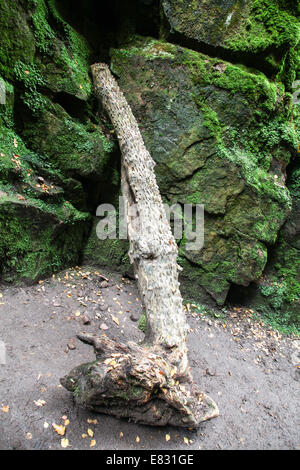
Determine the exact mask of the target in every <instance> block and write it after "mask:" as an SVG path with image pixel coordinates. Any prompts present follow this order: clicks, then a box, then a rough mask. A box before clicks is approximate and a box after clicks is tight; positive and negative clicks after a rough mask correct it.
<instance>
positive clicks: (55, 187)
mask: <svg viewBox="0 0 300 470" xmlns="http://www.w3.org/2000/svg"><path fill="white" fill-rule="evenodd" d="M3 107H8V109H7V110H5V111H3V110H2V109H1V108H3ZM9 107H10V103H9V102H7V104H6V105H0V135H1V140H0V233H1V237H0V280H1V281H4V282H15V283H16V282H33V281H35V280H37V279H40V278H42V277H44V276H46V275H49V274H51V273H53V272H56V271H58V270H60V269H62V268H64V267H66V266H70V265H74V264H76V263H78V261H79V258H80V254H81V251H82V246H83V243H84V240H85V238H86V235H87V233H88V230H89V228H90V216H89V214H88V213H87V212H86V211H84V204H85V202H84V196H83V195H82V193H81V192H80V189H81V188H80V187H78V186H77V187H76V184H77V185H78V183H76V182H75V181H73V180H71V179H66V178H64V177H63V176H62V175H61V174H60V173H59V172H57V171H54V170H53V169H52V168H51V166H50V165H49V164H47V161H45V160H44V159H43V158H42V157H41V156H39V155H37V154H35V153H33V152H32V151H30V150H28V148H27V147H26V146H25V144H24V142H23V141H22V139H21V138H20V137H19V136H18V135H17V134H16V133H15V132H14V130H13V129H12V128H8V127H7V126H5V125H4V124H3V120H4V119H5V118H6V116H7V113H8V111H9ZM3 116H4V118H3ZM74 193H75V194H76V197H77V198H79V200H78V201H77V202H78V204H79V205H80V204H81V206H82V207H81V209H82V210H78V209H76V207H74V205H73V204H72V203H71V202H70V201H69V200H67V196H69V195H71V194H74ZM80 194H81V197H82V199H81V200H80Z"/></svg>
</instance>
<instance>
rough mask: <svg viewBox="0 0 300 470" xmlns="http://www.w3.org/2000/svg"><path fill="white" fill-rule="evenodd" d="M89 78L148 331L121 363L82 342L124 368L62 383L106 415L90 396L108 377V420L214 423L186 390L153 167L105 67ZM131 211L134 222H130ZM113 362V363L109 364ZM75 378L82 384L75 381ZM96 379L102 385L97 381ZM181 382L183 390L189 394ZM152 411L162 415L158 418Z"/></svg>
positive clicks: (211, 411)
mask: <svg viewBox="0 0 300 470" xmlns="http://www.w3.org/2000/svg"><path fill="white" fill-rule="evenodd" d="M92 75H93V80H94V86H95V93H96V95H97V97H98V99H99V101H100V103H101V105H102V106H104V109H105V110H106V112H107V114H108V115H109V117H110V119H111V122H112V124H113V126H114V128H115V130H116V133H117V137H118V140H119V144H120V149H121V153H122V162H121V170H122V175H121V186H122V195H123V198H124V202H125V209H126V213H127V227H128V238H129V242H130V250H129V257H130V260H131V263H132V264H133V267H134V272H135V275H136V278H137V281H138V289H139V292H140V296H141V300H142V306H143V311H144V314H145V316H146V321H147V327H146V335H145V341H144V344H143V348H141V347H140V346H138V345H134V344H131V345H128V346H127V352H126V353H125V356H124V348H125V349H126V346H125V345H120V344H119V343H116V342H112V341H111V340H107V338H106V337H100V338H96V337H91V336H88V335H81V336H80V339H81V340H82V341H85V342H87V343H88V344H92V345H93V346H94V348H95V352H96V355H97V354H98V356H97V359H98V358H99V361H100V362H101V361H102V362H103V360H104V361H107V363H109V360H110V358H113V356H111V350H112V349H115V350H119V351H120V350H121V356H120V357H121V358H122V360H121V363H120V365H119V366H118V367H117V370H115V369H114V368H112V369H110V370H109V372H107V370H106V369H105V370H104V369H103V367H100V369H101V371H100V372H99V370H100V369H99V367H98V366H97V367H98V369H99V370H98V369H97V367H96V369H95V367H94V366H91V365H83V366H79V368H76V370H74V371H72V372H71V373H70V375H69V376H67V377H66V378H64V379H63V381H62V383H63V385H64V386H66V388H68V389H69V390H71V391H73V393H74V389H75V388H76V387H77V395H78V396H77V401H78V402H80V403H84V404H85V405H86V406H91V407H93V408H94V409H96V408H97V410H98V411H102V412H108V410H107V409H106V408H107V407H106V406H105V404H104V402H103V400H102V402H101V399H100V398H99V394H97V397H96V398H95V394H94V392H95V390H96V389H97V390H99V383H100V382H101V384H102V385H103V380H104V379H103V377H106V384H105V388H106V396H107V394H108V396H110V399H112V395H113V396H114V400H115V402H114V405H112V402H111V404H110V407H109V408H110V410H109V412H110V413H111V414H114V415H116V416H127V417H132V418H133V419H135V420H136V421H139V422H147V423H148V424H158V423H160V424H167V423H169V424H176V425H177V426H180V425H181V426H187V425H188V426H192V427H193V426H194V427H195V426H197V425H198V424H199V423H200V422H201V421H204V420H206V419H210V418H212V417H215V416H217V415H218V409H217V407H216V405H215V403H214V402H213V401H212V400H211V399H210V398H209V397H207V396H206V395H204V394H203V393H201V392H200V391H199V390H197V387H195V386H193V385H191V383H189V384H188V382H191V375H190V371H189V367H188V356H187V345H186V338H187V330H188V326H187V323H186V318H185V312H184V308H183V302H182V297H181V294H180V290H179V282H178V269H179V266H178V264H177V245H176V241H175V239H174V237H173V235H172V232H171V228H170V225H169V222H168V219H167V216H166V212H165V209H164V206H163V202H162V199H161V196H160V192H159V188H158V185H157V182H156V177H155V173H154V165H155V163H154V161H153V159H152V157H151V155H150V153H149V152H148V151H147V149H146V147H145V145H144V142H143V138H142V136H141V133H140V130H139V127H138V124H137V122H136V119H135V118H134V116H133V114H132V111H131V108H130V106H129V105H128V103H127V101H126V99H125V97H124V95H123V93H122V92H121V90H120V89H119V87H118V84H117V82H116V81H115V79H114V78H113V76H112V74H111V73H110V71H109V68H108V66H107V65H105V64H94V65H93V66H92ZM133 208H135V211H134V213H135V215H132V213H133V211H132V209H133ZM97 348H98V349H97ZM100 351H101V354H100ZM99 354H100V355H99ZM103 358H104V359H103ZM112 361H113V363H115V362H116V361H115V360H114V359H112ZM102 362H101V364H102ZM99 364H100V363H99ZM99 364H98V365H99ZM118 364H119V363H118ZM125 366H126V367H127V369H126V367H125ZM96 370H98V376H97V373H96ZM126 370H127V371H128V370H130V373H128V372H127V373H126ZM83 371H84V372H83ZM87 371H89V373H90V374H92V375H93V377H94V385H93V384H91V382H90V381H88V380H84V381H83V382H84V386H82V383H83V382H82V378H83V377H85V376H86V374H87ZM113 371H114V372H113ZM137 371H138V372H137ZM103 374H104V375H103ZM108 375H109V380H108V379H107V377H108ZM79 376H80V378H81V382H80V380H79V381H78V377H79ZM96 376H97V377H98V379H99V380H100V382H99V380H95V377H96ZM125 377H126V380H124V378H125ZM133 377H134V379H133ZM71 379H72V380H71ZM158 379H160V380H158ZM72 381H73V382H72ZM182 382H186V386H183V385H182ZM75 383H76V384H77V385H76V387H75V386H74V384H75ZM79 383H81V385H80V386H79V385H78V384H79ZM109 383H110V385H108V384H109ZM180 383H181V384H180ZM137 386H141V387H142V390H143V392H141V396H142V398H141V397H139V398H138V400H137V399H136V397H134V396H133V394H132V393H131V392H130V390H131V389H132V387H137ZM74 387H75V388H74ZM116 387H117V388H119V391H120V390H121V391H122V393H121V395H122V396H126V397H127V400H126V399H125V402H124V403H125V404H124V403H123V402H122V399H120V397H119V396H118V395H117V394H116ZM120 387H121V388H120ZM124 387H125V388H124ZM100 388H101V387H100ZM101 389H102V388H101ZM162 390H164V391H162ZM124 393H125V395H124ZM103 394H104V395H105V393H104V392H103ZM111 394H112V395H111ZM78 397H79V398H78ZM128 397H129V398H128ZM199 397H200V398H199ZM102 398H103V397H102ZM95 400H96V401H95ZM123 401H124V400H123ZM193 401H194V402H195V403H194V404H193ZM100 402H101V403H100ZM154 402H155V404H154V405H153V403H154ZM142 405H143V406H142ZM141 406H142V408H141ZM153 406H154V408H153ZM143 407H146V409H147V412H146V411H145V409H144V408H143ZM105 409H106V411H105ZM143 409H144V411H143ZM153 409H156V410H159V412H158V415H157V413H156V412H154V411H153ZM122 410H123V411H122ZM151 410H152V411H151ZM141 416H142V417H141ZM157 416H160V418H159V419H158V418H157Z"/></svg>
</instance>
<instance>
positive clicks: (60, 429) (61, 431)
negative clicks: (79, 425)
mask: <svg viewBox="0 0 300 470" xmlns="http://www.w3.org/2000/svg"><path fill="white" fill-rule="evenodd" d="M52 427H53V429H54V431H55V432H57V434H59V435H60V436H64V435H65V432H66V428H65V426H63V425H61V426H59V425H58V424H55V423H53V424H52Z"/></svg>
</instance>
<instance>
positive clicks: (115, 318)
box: [112, 315, 120, 326]
mask: <svg viewBox="0 0 300 470" xmlns="http://www.w3.org/2000/svg"><path fill="white" fill-rule="evenodd" d="M112 319H113V321H114V322H115V324H116V325H118V326H119V325H120V322H119V320H118V319H117V317H114V316H113V315H112Z"/></svg>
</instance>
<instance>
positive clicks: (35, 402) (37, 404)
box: [34, 398, 46, 406]
mask: <svg viewBox="0 0 300 470" xmlns="http://www.w3.org/2000/svg"><path fill="white" fill-rule="evenodd" d="M34 404H35V405H36V406H44V405H46V402H45V400H41V399H40V398H39V399H38V400H34Z"/></svg>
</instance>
